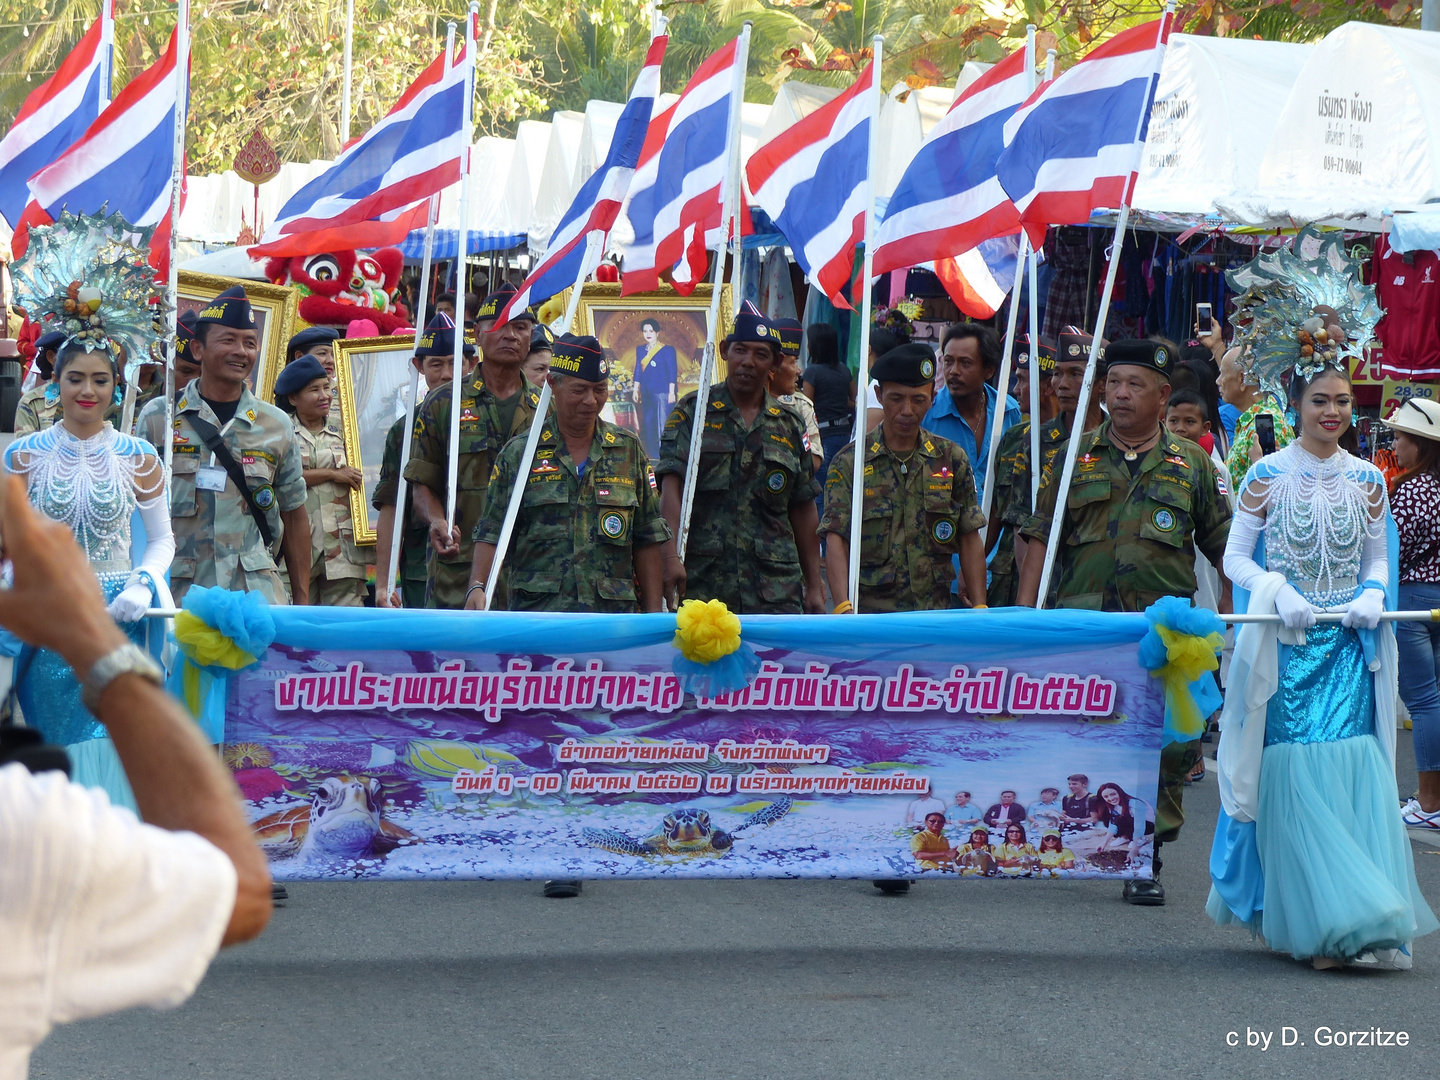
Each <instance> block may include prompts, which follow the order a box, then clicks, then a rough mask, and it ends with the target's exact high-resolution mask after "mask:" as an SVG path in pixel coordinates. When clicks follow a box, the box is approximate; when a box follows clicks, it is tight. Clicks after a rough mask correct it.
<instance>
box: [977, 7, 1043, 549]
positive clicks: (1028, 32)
mask: <svg viewBox="0 0 1440 1080" xmlns="http://www.w3.org/2000/svg"><path fill="white" fill-rule="evenodd" d="M1025 71H1026V72H1027V74H1028V77H1029V79H1030V89H1031V90H1034V89H1035V27H1034V26H1033V25H1030V26H1027V27H1026V28H1025ZM1029 256H1030V238H1029V237H1028V236H1026V235H1025V233H1024V232H1023V231H1022V232H1021V233H1020V250H1019V251H1017V252H1016V253H1015V283H1014V284H1013V285H1011V286H1010V317H1009V319H1007V320H1006V323H1005V352H1004V353H1003V355H1001V357H1000V377H999V378H998V379H997V380H996V382H997V384H998V386H997V393H996V395H995V415H994V416H993V417H991V418H990V421H989V423H990V426H989V427H988V428H986V429H985V442H986V444H987V445H988V447H989V449H988V450H987V451H986V453H985V477H984V482H983V483H982V484H981V485H980V516H981V517H983V518H984V519H985V521H986V523H987V526H986V527H987V528H988V523H989V521H990V507H991V506H992V505H993V504H994V501H995V454H996V451H997V450H998V449H999V447H1000V436H1001V435H1002V434H1004V433H1003V432H1002V431H1001V430H1000V429H1001V426H1002V423H1003V421H1004V418H1005V393H1006V391H1007V390H1008V388H1009V386H1010V370H1011V367H1012V366H1013V364H1012V361H1011V356H1012V355H1013V354H1014V352H1015V329H1016V324H1017V323H1018V322H1019V321H1020V286H1021V283H1022V282H1024V280H1025V267H1026V266H1027V265H1028V259H1029ZM1031 296H1034V289H1031ZM985 539H986V541H987V542H988V541H989V539H990V538H989V537H988V536H987V537H986V538H985Z"/></svg>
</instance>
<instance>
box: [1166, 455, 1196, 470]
mask: <svg viewBox="0 0 1440 1080" xmlns="http://www.w3.org/2000/svg"><path fill="white" fill-rule="evenodd" d="M1165 460H1166V461H1168V462H1169V463H1170V464H1171V465H1179V466H1181V467H1182V468H1186V469H1188V468H1189V467H1190V463H1189V462H1188V461H1186V460H1185V459H1184V458H1183V457H1181V456H1180V455H1179V454H1166V455H1165Z"/></svg>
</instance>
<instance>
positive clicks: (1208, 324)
mask: <svg viewBox="0 0 1440 1080" xmlns="http://www.w3.org/2000/svg"><path fill="white" fill-rule="evenodd" d="M1210 311H1211V309H1210V305H1209V304H1196V305H1195V325H1196V326H1198V327H1199V328H1200V333H1202V334H1208V333H1210V332H1211V330H1212V329H1213V328H1214V326H1215V320H1214V318H1213V316H1212V315H1211V313H1210Z"/></svg>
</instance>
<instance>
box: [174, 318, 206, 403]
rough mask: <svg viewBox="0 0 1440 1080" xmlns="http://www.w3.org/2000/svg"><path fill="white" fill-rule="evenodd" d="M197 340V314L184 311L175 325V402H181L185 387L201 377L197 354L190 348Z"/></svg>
mask: <svg viewBox="0 0 1440 1080" xmlns="http://www.w3.org/2000/svg"><path fill="white" fill-rule="evenodd" d="M194 340H195V312H193V311H182V312H181V313H180V318H179V320H178V321H177V322H176V323H175V400H176V401H179V400H180V395H181V394H182V393H183V392H184V390H185V387H187V386H188V385H190V384H191V383H192V382H194V381H195V380H196V379H198V378H199V377H200V365H199V363H197V362H196V360H195V353H194V352H193V351H192V350H191V348H190V343H191V342H193V341H194Z"/></svg>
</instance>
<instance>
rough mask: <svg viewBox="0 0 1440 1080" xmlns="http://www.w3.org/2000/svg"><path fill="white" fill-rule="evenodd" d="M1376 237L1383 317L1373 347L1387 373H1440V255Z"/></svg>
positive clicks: (1406, 376) (1375, 274)
mask: <svg viewBox="0 0 1440 1080" xmlns="http://www.w3.org/2000/svg"><path fill="white" fill-rule="evenodd" d="M1387 241H1388V237H1387V236H1385V235H1384V234H1382V235H1381V236H1380V237H1379V239H1378V240H1377V241H1376V243H1375V259H1374V262H1372V263H1371V266H1372V267H1373V270H1372V274H1371V276H1372V280H1373V282H1374V285H1375V292H1376V294H1377V298H1378V299H1379V301H1380V306H1381V307H1382V308H1383V309H1384V310H1385V317H1384V318H1383V319H1381V320H1380V325H1379V326H1377V327H1376V328H1375V336H1376V338H1377V339H1378V340H1379V342H1380V347H1379V348H1377V349H1376V350H1375V357H1376V359H1377V360H1378V361H1379V364H1380V370H1381V372H1382V373H1384V375H1385V377H1386V378H1387V379H1397V380H1417V379H1420V380H1423V379H1440V334H1437V333H1436V328H1437V327H1440V256H1437V254H1436V253H1435V252H1433V251H1410V252H1399V251H1391V250H1390V245H1389V243H1388V242H1387Z"/></svg>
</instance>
